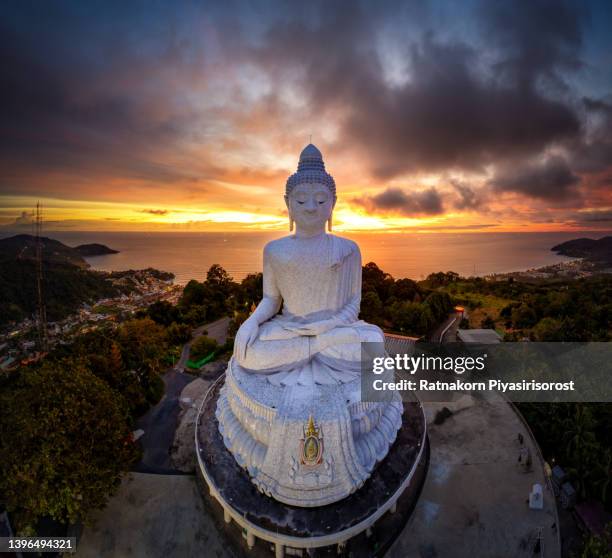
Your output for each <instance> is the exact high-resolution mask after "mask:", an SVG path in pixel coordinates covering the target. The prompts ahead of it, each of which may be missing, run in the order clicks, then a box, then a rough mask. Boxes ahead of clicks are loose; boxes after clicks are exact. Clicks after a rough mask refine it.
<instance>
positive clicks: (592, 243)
mask: <svg viewBox="0 0 612 558" xmlns="http://www.w3.org/2000/svg"><path fill="white" fill-rule="evenodd" d="M551 250H552V251H553V252H557V253H558V254H561V255H562V256H570V257H572V258H585V259H588V260H590V261H593V262H604V263H612V236H604V237H603V238H600V239H599V240H594V239H592V238H577V239H575V240H569V241H567V242H563V243H562V244H557V245H556V246H553V247H552V248H551Z"/></svg>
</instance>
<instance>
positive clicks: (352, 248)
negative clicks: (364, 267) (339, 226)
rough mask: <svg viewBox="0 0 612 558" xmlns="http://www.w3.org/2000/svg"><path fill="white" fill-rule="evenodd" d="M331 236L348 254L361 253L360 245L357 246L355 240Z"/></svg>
mask: <svg viewBox="0 0 612 558" xmlns="http://www.w3.org/2000/svg"><path fill="white" fill-rule="evenodd" d="M329 236H330V237H331V238H332V239H333V240H334V242H335V243H336V244H337V245H338V246H339V247H341V248H342V249H343V250H346V251H348V252H359V244H357V243H356V242H355V241H354V240H351V239H350V238H344V237H343V236H336V235H335V234H330V235H329Z"/></svg>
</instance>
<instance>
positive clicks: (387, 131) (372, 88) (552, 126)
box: [253, 2, 581, 179]
mask: <svg viewBox="0 0 612 558" xmlns="http://www.w3.org/2000/svg"><path fill="white" fill-rule="evenodd" d="M496 5H497V4H496ZM577 6H578V4H575V5H574V6H573V7H571V6H570V5H569V4H568V5H567V6H566V5H565V4H560V5H559V6H557V5H556V4H555V7H553V4H551V3H542V2H523V3H521V4H520V7H515V6H514V4H513V5H510V8H512V9H513V10H515V11H520V12H521V14H522V15H521V16H520V17H514V18H509V19H507V18H504V17H503V14H496V13H493V14H490V13H489V10H482V11H483V13H480V14H479V13H476V14H474V17H476V18H478V17H480V18H481V20H482V25H483V27H485V28H486V30H487V33H488V34H490V35H497V34H498V33H502V34H503V37H502V38H501V39H500V40H499V44H498V45H497V48H496V49H495V50H493V51H492V53H489V54H492V56H491V58H492V61H491V62H487V63H485V62H484V60H483V57H482V56H481V52H482V49H481V48H479V46H478V45H476V44H469V43H468V42H467V40H459V39H454V40H453V39H448V40H442V39H440V38H438V37H437V36H436V34H435V33H429V34H426V35H425V36H424V37H421V38H418V37H412V38H409V39H408V40H407V41H406V42H405V44H404V51H403V62H405V64H406V66H407V81H406V82H405V83H404V84H403V85H401V86H396V87H389V86H388V84H387V83H386V81H385V75H384V72H383V65H382V61H381V58H380V56H379V55H378V53H377V52H375V50H374V48H373V45H374V43H373V42H372V41H367V40H365V41H364V40H363V38H364V37H375V36H376V31H377V29H376V26H377V25H379V23H380V21H379V19H378V18H376V17H373V16H372V15H371V14H370V13H364V11H363V10H360V9H359V7H358V5H356V6H355V8H354V9H353V10H352V11H351V12H350V13H349V14H347V13H346V11H345V10H344V9H343V8H341V7H340V5H335V7H336V9H335V10H334V9H333V8H331V7H330V8H329V9H326V10H325V11H323V12H322V14H321V17H320V22H319V24H318V25H312V24H310V25H309V24H307V23H305V22H299V21H292V22H291V23H290V24H286V23H283V25H282V27H281V26H279V27H278V28H274V29H272V30H271V31H270V33H269V34H268V36H267V42H266V43H265V47H264V48H262V49H260V50H256V51H254V52H253V56H254V58H258V59H263V60H267V62H268V64H269V65H270V66H272V65H276V68H278V67H279V66H280V67H281V68H287V69H288V70H290V71H295V61H296V60H300V66H301V67H302V68H303V74H302V75H303V80H302V82H301V85H302V87H303V90H304V91H305V92H306V93H307V94H308V95H309V100H310V102H311V106H312V108H313V110H317V111H320V112H325V111H326V110H327V111H333V110H335V111H339V112H341V114H343V116H344V118H343V119H342V120H341V128H340V129H341V140H340V143H342V142H345V143H346V144H347V145H356V146H357V147H358V148H359V150H360V152H361V153H362V155H363V156H364V157H365V158H367V160H368V161H369V164H370V168H371V170H372V172H373V173H374V175H375V176H376V177H378V178H380V179H388V178H391V177H394V176H397V175H401V174H402V173H405V172H414V171H421V170H424V171H432V170H434V171H435V170H446V169H450V168H461V169H470V170H481V169H483V167H484V165H487V164H491V163H495V162H498V161H500V160H506V159H509V158H514V159H516V158H517V157H526V156H529V157H531V156H533V154H534V153H539V152H541V151H542V150H544V149H545V148H546V147H548V146H550V145H552V144H555V143H557V142H560V141H564V140H568V139H570V138H575V137H577V136H578V135H579V134H580V130H581V127H580V121H579V117H578V115H577V113H576V111H575V110H574V108H573V107H572V105H571V104H569V103H567V102H565V101H563V100H562V99H561V97H560V96H559V95H555V94H554V92H552V93H550V92H549V94H544V92H543V91H542V90H541V89H540V88H539V87H538V86H537V85H538V83H537V82H538V79H539V78H540V77H541V76H542V75H546V76H548V77H551V76H554V75H556V73H557V70H558V69H567V68H568V67H574V66H575V65H576V56H577V49H578V47H579V45H580V37H581V30H580V18H576V17H575V16H576V13H577V12H578V11H579V9H578V7H577ZM546 12H551V13H550V14H549V20H546V21H545V19H546V18H545V15H546ZM553 12H554V13H553ZM534 21H535V22H542V24H543V25H545V34H544V36H545V41H546V45H541V44H540V43H539V42H538V41H539V39H538V33H539V27H538V25H539V23H534ZM340 23H341V25H340ZM330 37H333V53H330V50H329V38H330ZM540 42H541V41H540ZM539 44H540V49H541V50H542V51H544V52H541V53H540V56H539V58H537V57H535V55H534V51H537V49H538V45H539ZM271 71H274V72H276V73H278V72H280V70H278V69H275V70H271Z"/></svg>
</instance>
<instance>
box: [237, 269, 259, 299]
mask: <svg viewBox="0 0 612 558" xmlns="http://www.w3.org/2000/svg"><path fill="white" fill-rule="evenodd" d="M239 298H240V301H241V303H242V304H243V305H247V306H250V305H251V304H253V303H255V304H257V303H258V302H259V301H260V300H261V299H262V298H263V273H251V274H250V275H247V276H246V277H245V278H244V279H243V280H242V281H241V282H240V289H239Z"/></svg>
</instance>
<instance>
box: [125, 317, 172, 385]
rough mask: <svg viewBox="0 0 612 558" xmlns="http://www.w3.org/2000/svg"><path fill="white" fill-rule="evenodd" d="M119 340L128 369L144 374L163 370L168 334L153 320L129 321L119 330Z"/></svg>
mask: <svg viewBox="0 0 612 558" xmlns="http://www.w3.org/2000/svg"><path fill="white" fill-rule="evenodd" d="M117 340H118V342H119V344H120V345H121V348H122V355H123V359H124V362H125V363H126V365H127V367H128V368H130V369H133V370H136V371H137V372H138V373H139V374H142V375H143V377H144V373H146V372H147V371H149V370H151V371H153V372H159V371H160V370H161V359H162V357H163V355H164V352H165V350H166V332H165V330H164V328H163V327H161V326H160V325H158V324H156V323H155V322H154V321H153V320H152V319H151V318H144V319H142V320H129V321H127V322H124V323H123V324H122V325H121V327H120V328H119V331H118V335H117Z"/></svg>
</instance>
